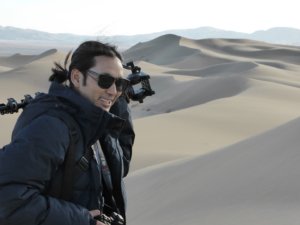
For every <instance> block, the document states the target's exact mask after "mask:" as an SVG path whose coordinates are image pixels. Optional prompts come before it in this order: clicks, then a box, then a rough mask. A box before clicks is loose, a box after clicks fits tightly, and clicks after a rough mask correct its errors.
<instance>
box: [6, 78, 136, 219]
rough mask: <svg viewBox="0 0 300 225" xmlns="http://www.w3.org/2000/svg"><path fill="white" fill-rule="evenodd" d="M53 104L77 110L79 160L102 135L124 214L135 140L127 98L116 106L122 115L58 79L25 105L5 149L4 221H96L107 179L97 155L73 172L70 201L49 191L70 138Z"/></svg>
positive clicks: (101, 140)
mask: <svg viewBox="0 0 300 225" xmlns="http://www.w3.org/2000/svg"><path fill="white" fill-rule="evenodd" d="M49 106H50V108H49ZM52 108H54V109H55V110H58V111H59V110H63V111H65V112H67V113H69V114H70V115H72V116H73V118H74V119H75V121H76V122H77V124H78V125H79V127H80V130H81V138H80V140H78V142H77V143H76V149H75V150H76V151H75V152H76V154H75V160H76V161H77V160H79V159H80V157H81V156H82V155H83V154H84V152H85V149H86V148H90V146H91V145H92V144H93V143H95V141H96V140H100V143H101V146H102V148H103V151H104V154H105V156H106V158H107V162H108V164H109V166H110V169H111V176H112V182H113V185H114V190H113V194H114V196H115V199H116V202H117V205H118V208H119V210H120V212H121V214H123V216H125V210H126V209H125V208H126V201H125V191H124V184H123V180H122V178H123V177H124V176H126V174H127V173H128V169H129V162H130V159H131V154H132V152H131V151H132V145H133V141H134V132H133V129H132V122H131V118H130V113H129V111H128V107H127V104H126V102H125V100H124V99H122V98H120V100H119V102H117V103H115V106H114V108H113V109H112V111H114V113H118V114H119V115H120V117H122V118H123V119H121V118H120V117H118V116H115V115H114V114H112V113H108V112H105V111H103V110H102V109H100V108H98V107H96V106H94V105H93V104H91V103H90V102H89V101H88V100H86V99H85V98H83V97H82V96H81V95H79V94H78V93H77V92H76V91H73V90H71V89H70V88H68V87H65V86H63V85H61V84H57V83H53V84H52V85H51V87H50V90H49V94H41V95H40V96H39V97H37V98H36V99H35V100H34V101H33V102H32V103H30V104H29V105H28V106H27V107H26V108H25V109H24V111H23V112H22V114H21V115H20V117H19V119H18V121H17V123H16V125H15V128H14V131H13V135H12V141H11V143H10V144H8V145H6V146H4V147H3V149H2V150H0V224H1V225H15V224H16V225H17V224H22V225H37V224H40V225H54V224H55V225H76V224H78V225H90V224H93V223H94V222H95V221H94V220H93V219H92V218H91V216H90V214H89V210H92V209H99V207H100V205H101V204H102V203H101V201H102V198H101V195H102V193H103V183H102V179H101V167H100V166H99V165H98V164H97V161H96V160H95V159H94V158H92V159H91V160H90V166H89V169H88V171H87V172H82V173H80V174H78V176H77V177H75V178H74V185H73V191H72V195H71V200H70V201H64V200H61V199H58V198H55V197H51V196H50V195H49V194H48V193H49V187H51V183H52V181H53V180H54V179H59V178H60V177H62V173H63V170H62V165H63V162H64V158H65V155H66V151H67V149H68V146H69V143H70V136H69V129H68V127H67V125H66V124H65V123H63V122H62V121H61V120H60V119H58V118H56V117H55V116H51V115H47V112H48V111H49V110H51V109H52ZM121 146H122V147H121ZM99 201H100V202H99Z"/></svg>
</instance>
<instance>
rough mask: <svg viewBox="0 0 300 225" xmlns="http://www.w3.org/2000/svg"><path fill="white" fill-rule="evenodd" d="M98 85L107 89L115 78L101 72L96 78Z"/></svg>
mask: <svg viewBox="0 0 300 225" xmlns="http://www.w3.org/2000/svg"><path fill="white" fill-rule="evenodd" d="M98 79H99V80H98V85H99V87H101V88H104V89H107V88H109V87H110V86H111V85H112V84H113V83H114V81H115V78H113V77H112V76H111V75H109V74H101V75H100V76H99V78H98Z"/></svg>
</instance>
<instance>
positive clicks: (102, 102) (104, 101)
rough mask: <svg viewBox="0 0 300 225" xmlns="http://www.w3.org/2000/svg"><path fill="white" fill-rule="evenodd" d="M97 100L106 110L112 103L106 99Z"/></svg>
mask: <svg viewBox="0 0 300 225" xmlns="http://www.w3.org/2000/svg"><path fill="white" fill-rule="evenodd" d="M99 100H100V102H101V105H103V106H104V107H106V108H108V107H111V105H112V102H113V101H112V100H111V99H106V98H100V99H99Z"/></svg>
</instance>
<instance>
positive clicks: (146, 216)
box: [126, 118, 300, 225]
mask: <svg viewBox="0 0 300 225" xmlns="http://www.w3.org/2000/svg"><path fill="white" fill-rule="evenodd" d="M299 131H300V119H299V118H297V119H295V120H293V121H290V122H288V123H286V124H284V125H282V126H280V127H277V128H275V129H273V130H271V131H268V132H266V133H264V134H261V135H258V136H254V137H252V138H249V139H247V140H245V141H242V142H240V143H238V144H235V145H232V146H229V147H227V148H224V149H219V150H218V151H216V152H214V153H211V154H207V155H204V156H198V157H192V158H188V159H185V160H179V161H176V162H173V163H166V164H162V165H160V166H156V167H151V168H148V169H144V170H140V171H137V172H135V173H132V174H131V176H130V177H129V178H127V180H126V184H127V188H128V192H129V199H130V201H129V214H128V215H129V216H128V219H129V223H130V224H132V225H135V224H161V225H167V224H175V223H176V224H177V223H178V224H186V225H189V224H190V225H194V224H203V225H211V224H213V225H218V224H220V225H223V224H231V225H240V224H243V225H247V224H249V225H253V224H257V225H260V224H261V225H283V224H295V225H296V224H298V223H299V220H298V218H299V208H300V198H299V197H298V196H299V189H300V181H299V175H300V174H299V173H300V172H299V171H300V168H299V160H300V154H299V145H300V141H299V137H298V136H299V135H298V133H299Z"/></svg>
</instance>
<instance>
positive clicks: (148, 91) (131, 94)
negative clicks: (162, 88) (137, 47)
mask: <svg viewBox="0 0 300 225" xmlns="http://www.w3.org/2000/svg"><path fill="white" fill-rule="evenodd" d="M123 68H124V69H128V70H131V74H129V75H128V77H127V79H128V80H129V81H130V85H129V87H128V88H127V89H126V91H125V93H124V94H125V96H127V101H128V102H129V99H131V100H133V101H139V103H143V100H144V98H146V97H147V96H151V95H154V94H155V92H154V91H153V90H152V88H151V85H150V82H149V79H150V76H149V75H148V74H145V73H144V72H142V71H141V68H140V67H138V66H135V65H134V63H133V62H128V63H127V64H126V65H123ZM138 83H141V85H142V87H141V88H140V89H138V90H135V89H134V88H133V86H134V85H136V84H138Z"/></svg>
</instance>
